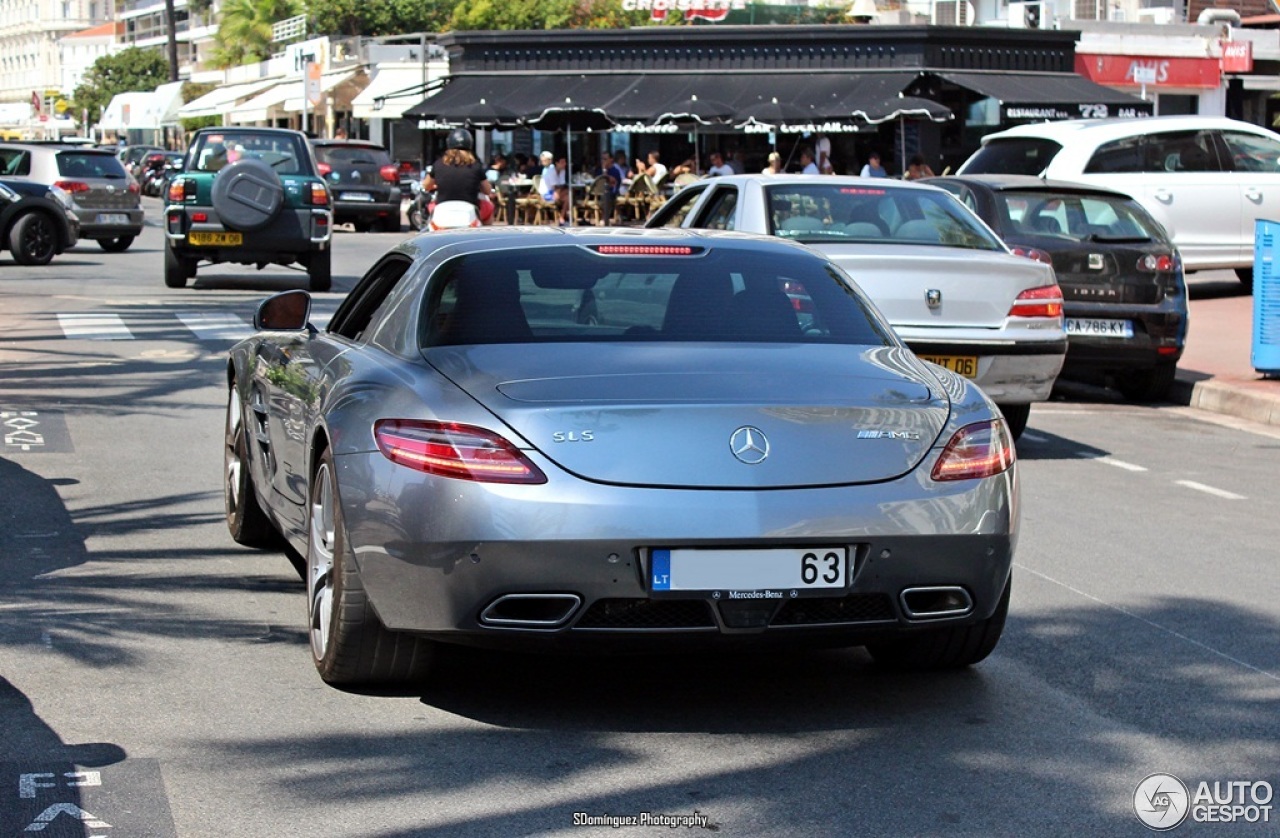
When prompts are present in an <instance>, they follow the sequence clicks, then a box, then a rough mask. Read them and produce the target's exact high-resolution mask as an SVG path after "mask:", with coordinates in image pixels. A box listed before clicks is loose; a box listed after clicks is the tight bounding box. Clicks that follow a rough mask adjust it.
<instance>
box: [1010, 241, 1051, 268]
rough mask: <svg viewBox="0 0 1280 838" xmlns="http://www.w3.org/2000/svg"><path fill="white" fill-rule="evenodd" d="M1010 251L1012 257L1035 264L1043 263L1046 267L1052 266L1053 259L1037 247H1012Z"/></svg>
mask: <svg viewBox="0 0 1280 838" xmlns="http://www.w3.org/2000/svg"><path fill="white" fill-rule="evenodd" d="M1009 249H1010V250H1012V251H1013V255H1014V256H1023V257H1025V258H1027V259H1034V260H1035V261H1037V262H1043V263H1045V264H1046V265H1052V264H1053V257H1052V256H1050V255H1049V254H1048V253H1045V252H1044V251H1043V250H1041V249H1040V248H1038V247H1022V246H1021V245H1012V246H1011V247H1010V248H1009Z"/></svg>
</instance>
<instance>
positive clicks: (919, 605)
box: [898, 585, 973, 620]
mask: <svg viewBox="0 0 1280 838" xmlns="http://www.w3.org/2000/svg"><path fill="white" fill-rule="evenodd" d="M898 601H899V602H900V603H902V611H903V613H905V614H906V615H907V617H908V619H912V620H937V619H940V618H942V617H963V616H964V615H965V614H968V613H969V612H970V611H972V610H973V597H971V596H969V592H968V591H966V590H965V589H964V588H962V587H960V586H958V585H942V586H938V587H932V588H906V589H904V590H903V591H902V593H901V594H899V595H898Z"/></svg>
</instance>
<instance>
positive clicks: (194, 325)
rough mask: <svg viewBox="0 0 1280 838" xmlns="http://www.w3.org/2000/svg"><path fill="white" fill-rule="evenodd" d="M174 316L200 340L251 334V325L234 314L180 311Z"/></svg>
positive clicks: (236, 338) (243, 336) (234, 337)
mask: <svg viewBox="0 0 1280 838" xmlns="http://www.w3.org/2000/svg"><path fill="white" fill-rule="evenodd" d="M174 316H175V317H177V318H178V319H179V320H181V321H182V325H184V326H186V327H187V328H188V329H190V330H191V331H192V332H194V333H195V336H196V337H198V338H200V340H239V339H240V338H247V337H248V336H249V335H251V334H253V327H252V326H250V325H249V324H248V323H246V322H244V321H243V320H241V319H240V318H239V317H237V316H235V315H234V314H226V313H221V312H193V311H180V312H177V313H176V314H175V315H174Z"/></svg>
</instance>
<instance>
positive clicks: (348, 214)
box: [333, 193, 400, 224]
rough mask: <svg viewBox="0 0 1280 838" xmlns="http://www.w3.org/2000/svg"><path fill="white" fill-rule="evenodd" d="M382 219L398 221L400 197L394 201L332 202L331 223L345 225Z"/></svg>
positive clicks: (396, 196)
mask: <svg viewBox="0 0 1280 838" xmlns="http://www.w3.org/2000/svg"><path fill="white" fill-rule="evenodd" d="M383 218H394V219H396V220H399V219H400V195H399V193H396V195H395V200H394V201H387V202H371V201H334V202H333V221H334V223H335V224H346V223H348V222H352V221H377V220H379V219H383Z"/></svg>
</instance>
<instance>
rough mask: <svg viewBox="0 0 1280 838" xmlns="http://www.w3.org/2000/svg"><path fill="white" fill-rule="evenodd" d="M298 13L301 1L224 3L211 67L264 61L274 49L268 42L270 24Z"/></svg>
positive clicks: (261, 0)
mask: <svg viewBox="0 0 1280 838" xmlns="http://www.w3.org/2000/svg"><path fill="white" fill-rule="evenodd" d="M301 13H302V2H301V0H227V2H225V3H223V5H222V12H221V19H220V20H219V22H218V34H217V35H215V36H214V39H213V41H214V47H213V56H212V59H213V63H214V65H215V66H218V67H234V66H236V65H237V64H253V63H256V62H258V61H266V60H267V59H268V58H270V57H271V55H272V53H274V52H276V49H277V48H276V45H275V44H274V43H273V42H272V40H271V24H273V23H275V22H276V21H279V20H284V19H286V18H291V17H294V16H296V15H299V14H301Z"/></svg>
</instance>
